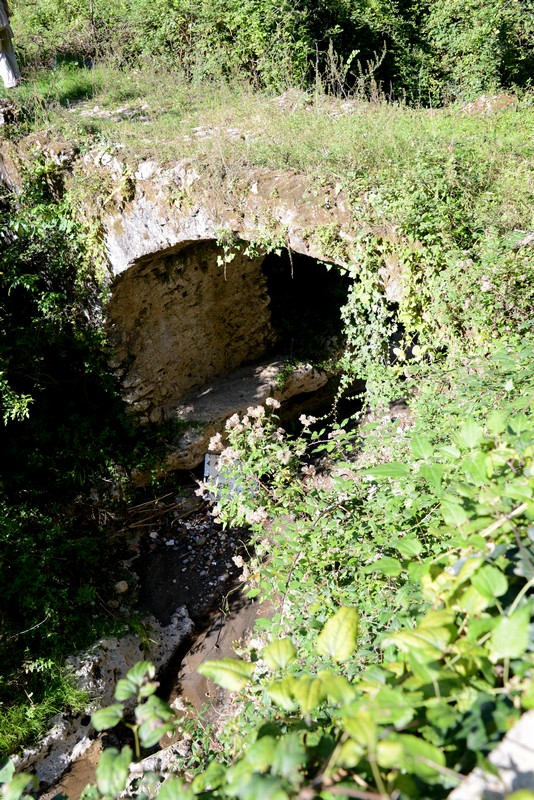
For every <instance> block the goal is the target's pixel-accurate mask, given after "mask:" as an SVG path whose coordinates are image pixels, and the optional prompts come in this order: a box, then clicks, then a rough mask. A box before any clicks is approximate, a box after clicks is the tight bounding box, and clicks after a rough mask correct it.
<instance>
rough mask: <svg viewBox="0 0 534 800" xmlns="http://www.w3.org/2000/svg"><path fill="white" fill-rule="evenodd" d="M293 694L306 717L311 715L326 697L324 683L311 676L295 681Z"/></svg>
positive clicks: (304, 676)
mask: <svg viewBox="0 0 534 800" xmlns="http://www.w3.org/2000/svg"><path fill="white" fill-rule="evenodd" d="M293 694H294V695H295V700H296V701H297V703H298V704H299V706H300V709H301V711H302V713H303V714H304V715H306V716H307V715H308V714H311V712H312V711H314V710H315V709H316V708H317V706H319V705H320V703H321V702H322V700H324V697H325V692H324V689H323V684H322V682H321V681H320V680H319V678H313V677H312V676H311V675H303V676H302V677H300V678H298V679H296V680H295V686H294V689H293Z"/></svg>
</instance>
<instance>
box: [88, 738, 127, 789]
mask: <svg viewBox="0 0 534 800" xmlns="http://www.w3.org/2000/svg"><path fill="white" fill-rule="evenodd" d="M131 761H132V751H131V749H130V748H129V747H123V748H122V750H121V751H120V753H119V751H118V750H117V749H116V748H115V747H110V748H108V749H107V750H104V752H103V753H102V755H101V756H100V760H99V762H98V766H97V768H96V785H97V786H98V790H99V791H100V792H101V793H102V794H104V795H111V797H117V796H118V795H119V794H120V793H121V792H122V791H124V788H125V786H126V781H127V779H128V772H129V769H130V763H131Z"/></svg>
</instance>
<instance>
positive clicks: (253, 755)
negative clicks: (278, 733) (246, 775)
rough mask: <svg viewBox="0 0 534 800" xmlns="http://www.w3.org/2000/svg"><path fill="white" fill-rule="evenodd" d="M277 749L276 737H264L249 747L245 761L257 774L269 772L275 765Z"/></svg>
mask: <svg viewBox="0 0 534 800" xmlns="http://www.w3.org/2000/svg"><path fill="white" fill-rule="evenodd" d="M276 747H277V741H276V739H275V738H274V736H262V737H261V739H257V740H256V741H255V742H254V743H253V744H251V745H250V746H249V747H247V749H246V751H245V759H246V761H247V762H248V763H249V764H250V766H251V767H252V769H253V770H254V771H255V772H267V770H268V769H269V767H270V766H271V764H272V763H273V759H274V754H275V751H276Z"/></svg>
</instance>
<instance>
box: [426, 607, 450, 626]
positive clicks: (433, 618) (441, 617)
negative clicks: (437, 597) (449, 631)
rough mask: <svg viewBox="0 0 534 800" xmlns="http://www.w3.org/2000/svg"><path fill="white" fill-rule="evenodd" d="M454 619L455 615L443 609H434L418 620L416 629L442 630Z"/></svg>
mask: <svg viewBox="0 0 534 800" xmlns="http://www.w3.org/2000/svg"><path fill="white" fill-rule="evenodd" d="M454 617H455V614H454V613H453V612H452V611H448V610H447V609H445V608H439V609H434V610H433V611H429V612H428V613H427V614H425V616H424V617H423V618H422V619H421V620H420V622H419V625H418V628H419V629H421V628H443V627H444V626H445V625H451V624H452V623H453V622H454Z"/></svg>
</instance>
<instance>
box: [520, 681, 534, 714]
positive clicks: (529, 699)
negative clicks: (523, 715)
mask: <svg viewBox="0 0 534 800" xmlns="http://www.w3.org/2000/svg"><path fill="white" fill-rule="evenodd" d="M521 705H522V707H523V708H525V709H527V711H529V710H530V709H532V708H534V681H531V682H530V683H529V685H528V686H527V688H526V689H525V691H524V692H523V694H522V695H521Z"/></svg>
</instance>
